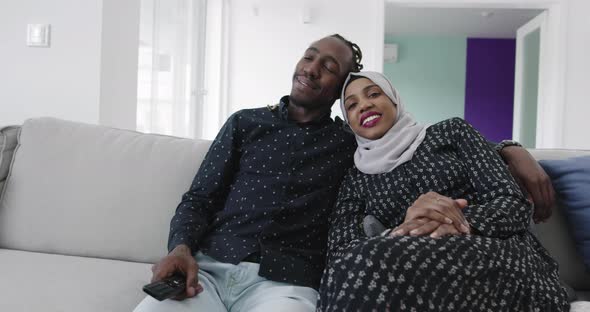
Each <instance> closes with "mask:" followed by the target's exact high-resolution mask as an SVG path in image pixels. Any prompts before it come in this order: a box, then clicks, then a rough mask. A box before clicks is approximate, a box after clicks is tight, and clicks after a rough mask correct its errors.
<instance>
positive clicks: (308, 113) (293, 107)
mask: <svg viewBox="0 0 590 312" xmlns="http://www.w3.org/2000/svg"><path fill="white" fill-rule="evenodd" d="M287 110H288V111H289V119H291V120H293V121H295V122H297V123H306V122H310V121H315V120H318V119H320V118H321V117H322V116H324V115H326V114H328V113H329V112H330V108H329V107H328V108H323V109H321V108H316V109H309V108H306V107H303V106H300V105H298V104H297V103H295V102H293V101H290V102H289V105H288V106H287Z"/></svg>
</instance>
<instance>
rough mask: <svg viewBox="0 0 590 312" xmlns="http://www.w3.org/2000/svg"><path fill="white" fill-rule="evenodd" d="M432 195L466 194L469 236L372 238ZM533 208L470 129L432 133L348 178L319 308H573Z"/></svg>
mask: <svg viewBox="0 0 590 312" xmlns="http://www.w3.org/2000/svg"><path fill="white" fill-rule="evenodd" d="M428 191H435V192H437V193H439V194H442V195H444V196H448V197H451V198H464V199H466V200H467V201H468V207H467V208H465V209H464V210H463V213H464V215H465V217H466V219H467V221H468V222H469V224H470V225H471V228H472V231H473V234H471V235H455V236H446V237H442V238H430V237H428V236H422V237H411V236H402V237H393V238H390V237H381V236H378V237H372V238H369V237H367V236H366V235H365V234H364V231H363V226H362V223H363V219H364V217H365V216H366V215H373V216H375V217H376V218H377V219H379V220H380V221H381V222H382V223H383V224H384V225H385V226H386V227H388V228H393V227H395V226H397V225H399V224H401V223H403V220H404V217H405V214H406V209H407V208H409V207H410V206H411V204H412V203H413V202H414V201H415V200H416V199H417V198H418V197H419V196H420V195H421V194H424V193H427V192H428ZM531 215H532V206H531V205H530V203H528V202H527V200H526V198H525V197H524V195H523V194H522V192H521V191H520V189H519V187H518V185H517V183H516V182H515V181H514V179H513V178H512V176H511V175H510V173H509V172H508V170H507V168H506V166H505V165H504V163H503V162H502V159H501V158H500V156H499V155H498V154H497V153H496V152H495V151H494V150H493V148H491V147H490V146H489V144H488V143H487V142H486V141H485V139H484V138H483V137H482V136H481V135H480V134H479V133H478V132H477V131H476V130H475V129H473V127H471V126H470V125H469V124H468V123H466V122H465V121H463V120H462V119H459V118H454V119H449V120H446V121H443V122H440V123H438V124H436V125H433V126H431V127H429V128H428V130H427V134H426V138H425V140H424V141H423V142H422V144H421V145H420V146H419V148H418V149H417V150H416V152H415V154H414V156H413V158H412V159H411V160H410V161H409V162H406V163H404V164H402V165H400V166H399V167H397V168H395V169H394V170H393V171H391V172H387V173H382V174H375V175H368V174H364V173H362V172H360V171H358V169H356V168H352V169H351V170H350V171H349V173H348V174H347V176H346V178H345V180H344V182H343V184H342V186H341V189H340V194H339V198H338V202H337V205H336V208H335V211H334V214H333V218H332V221H331V222H332V228H331V230H330V235H329V258H328V259H329V263H328V266H327V267H326V270H325V272H324V276H323V278H322V284H321V288H320V300H319V303H318V308H317V309H318V311H347V312H351V311H418V312H422V311H493V312H497V311H568V310H569V303H568V301H567V295H566V291H565V289H564V288H563V287H562V286H561V284H560V283H559V278H558V272H557V264H556V262H555V261H554V260H553V259H552V258H551V257H550V256H549V254H548V252H547V251H546V250H545V249H544V248H543V246H541V244H540V243H539V242H538V240H537V239H536V238H535V237H534V236H533V235H532V234H531V233H530V232H529V231H528V226H529V222H530V218H531Z"/></svg>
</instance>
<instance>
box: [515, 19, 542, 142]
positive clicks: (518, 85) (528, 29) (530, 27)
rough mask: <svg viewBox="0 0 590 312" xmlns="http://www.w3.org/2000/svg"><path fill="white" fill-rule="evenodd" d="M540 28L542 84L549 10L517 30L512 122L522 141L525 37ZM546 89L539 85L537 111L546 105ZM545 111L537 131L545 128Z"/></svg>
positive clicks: (516, 136)
mask: <svg viewBox="0 0 590 312" xmlns="http://www.w3.org/2000/svg"><path fill="white" fill-rule="evenodd" d="M537 29H539V31H540V41H539V68H538V71H539V72H538V83H539V85H540V83H541V81H543V80H545V75H546V74H547V73H545V72H543V71H542V69H544V67H541V66H540V65H541V64H540V63H541V59H542V57H543V50H542V49H541V46H542V45H543V41H544V38H545V37H546V36H547V12H543V13H541V14H539V15H537V16H536V17H535V18H533V19H532V20H530V21H528V22H527V23H526V24H524V25H523V26H522V27H520V28H519V29H518V30H517V31H516V68H515V73H514V116H513V123H512V137H513V138H514V139H515V140H517V141H520V140H522V137H521V135H522V133H521V130H522V124H521V122H522V104H523V103H522V95H523V79H524V58H525V51H524V38H525V37H526V36H527V35H529V34H530V33H532V32H534V31H535V30H537ZM544 94H545V92H544V89H543V88H540V87H538V88H537V111H538V110H540V109H543V108H545V107H546V105H547V102H546V101H545V98H544ZM541 115H543V113H542V112H541V113H539V112H537V118H536V125H537V128H536V130H535V131H536V133H537V134H538V133H540V131H543V129H542V128H541V127H538V126H539V123H540V122H542V121H541V120H539V119H540V118H539V117H540V116H541ZM539 137H542V135H537V136H536V142H535V147H536V146H538V145H539V143H540V142H539V141H540V140H539Z"/></svg>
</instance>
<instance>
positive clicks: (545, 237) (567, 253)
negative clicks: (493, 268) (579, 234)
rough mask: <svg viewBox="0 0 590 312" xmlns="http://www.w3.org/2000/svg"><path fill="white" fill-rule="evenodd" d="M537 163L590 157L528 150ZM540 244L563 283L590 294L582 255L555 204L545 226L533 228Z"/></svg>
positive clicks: (588, 153) (580, 153)
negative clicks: (551, 258) (554, 261)
mask: <svg viewBox="0 0 590 312" xmlns="http://www.w3.org/2000/svg"><path fill="white" fill-rule="evenodd" d="M529 152H530V153H531V154H532V155H533V156H534V157H535V159H537V160H540V161H542V160H558V159H566V158H571V157H578V156H590V151H585V150H560V149H530V150H529ZM533 231H534V233H535V234H536V235H537V237H538V238H539V240H540V241H541V243H542V244H543V246H544V247H545V248H547V250H548V251H549V253H550V254H551V256H553V258H555V260H556V261H557V263H559V274H560V276H561V278H562V279H563V281H564V282H566V283H567V284H568V285H570V286H572V287H573V288H574V289H576V292H577V293H578V298H579V294H580V291H590V273H589V272H588V271H587V270H586V267H585V266H584V262H583V261H582V256H581V255H580V254H579V253H578V252H577V250H576V245H575V243H574V239H573V235H572V231H571V227H570V225H569V224H568V221H567V218H566V216H565V208H564V207H563V205H562V204H558V205H557V206H555V207H554V208H553V216H552V217H551V218H550V219H549V220H548V221H547V222H545V223H540V224H536V225H535V226H534V227H533Z"/></svg>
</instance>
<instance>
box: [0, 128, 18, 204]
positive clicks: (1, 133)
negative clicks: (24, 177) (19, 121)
mask: <svg viewBox="0 0 590 312" xmlns="http://www.w3.org/2000/svg"><path fill="white" fill-rule="evenodd" d="M19 129H20V127H19V126H8V127H4V128H1V129H0V199H1V198H2V193H3V192H2V191H3V190H4V183H5V182H6V177H7V176H8V172H9V169H10V164H11V163H12V155H14V149H15V148H16V145H17V143H18V132H19Z"/></svg>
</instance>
